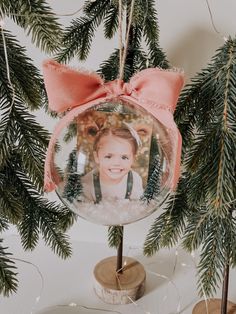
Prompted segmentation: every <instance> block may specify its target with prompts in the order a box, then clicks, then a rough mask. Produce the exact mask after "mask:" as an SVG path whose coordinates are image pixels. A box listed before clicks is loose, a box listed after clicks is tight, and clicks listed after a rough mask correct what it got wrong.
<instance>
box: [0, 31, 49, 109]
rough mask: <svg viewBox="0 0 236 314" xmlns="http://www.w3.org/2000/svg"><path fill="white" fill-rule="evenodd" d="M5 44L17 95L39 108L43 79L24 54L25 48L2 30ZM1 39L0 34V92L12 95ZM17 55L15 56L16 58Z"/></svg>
mask: <svg viewBox="0 0 236 314" xmlns="http://www.w3.org/2000/svg"><path fill="white" fill-rule="evenodd" d="M4 37H5V40H6V45H7V56H8V64H9V70H10V78H11V81H12V84H13V86H14V89H15V90H16V91H17V94H18V97H20V98H21V99H22V101H24V102H25V104H26V105H27V106H28V107H29V108H30V109H31V110H33V109H39V108H40V107H41V105H42V91H43V80H42V78H41V76H40V75H39V71H38V69H37V68H36V67H35V66H34V65H33V63H32V60H31V59H30V58H28V57H27V56H26V49H25V48H23V47H22V46H20V45H19V43H18V41H17V40H16V38H15V37H14V36H13V35H11V33H10V32H8V31H4ZM3 47H4V46H3V39H2V36H0V61H1V73H0V90H1V94H2V93H3V94H7V95H9V99H10V98H11V97H12V90H11V87H10V86H9V85H8V83H6V82H8V78H7V72H6V60H5V54H4V48H3ZM16 56H17V58H16Z"/></svg>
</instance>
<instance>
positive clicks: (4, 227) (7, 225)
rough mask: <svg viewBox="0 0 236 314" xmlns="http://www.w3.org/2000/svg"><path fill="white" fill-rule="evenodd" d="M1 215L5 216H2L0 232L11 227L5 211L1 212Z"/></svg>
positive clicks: (0, 218)
mask: <svg viewBox="0 0 236 314" xmlns="http://www.w3.org/2000/svg"><path fill="white" fill-rule="evenodd" d="M0 206H1V205H0ZM1 216H3V217H0V232H3V231H6V230H7V229H8V228H9V224H8V221H7V219H6V218H5V217H4V214H3V213H1Z"/></svg>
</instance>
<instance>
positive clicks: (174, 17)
mask: <svg viewBox="0 0 236 314" xmlns="http://www.w3.org/2000/svg"><path fill="white" fill-rule="evenodd" d="M48 2H49V4H50V5H51V6H52V7H53V9H54V10H55V12H56V13H57V14H67V13H71V12H75V11H76V10H77V9H78V8H80V7H81V6H82V5H83V3H84V1H81V0H60V1H58V0H50V1H48ZM209 4H210V7H211V12H212V15H213V19H214V23H215V25H216V27H217V29H218V31H219V32H220V34H218V33H216V31H215V30H214V29H213V26H212V23H211V19H210V14H209V11H208V8H207V2H206V0H159V1H156V9H157V11H158V16H159V28H160V46H161V47H162V48H163V50H164V51H165V52H166V54H167V57H168V59H169V60H170V62H171V64H172V65H173V66H175V67H180V68H183V69H184V71H185V73H186V79H187V81H188V80H189V79H190V78H191V77H193V76H194V74H195V73H196V72H198V71H200V70H201V69H202V68H203V67H205V66H206V65H207V63H209V62H210V59H211V57H212V56H213V55H214V54H215V50H216V49H217V48H219V47H220V46H222V45H223V43H224V36H228V35H231V36H232V37H234V36H235V33H236V18H235V12H236V1H235V0H224V1H222V0H209ZM78 16H79V14H77V15H76V16H73V17H60V20H61V22H62V23H63V24H64V25H65V26H66V25H69V23H70V21H71V19H72V18H75V17H78ZM5 23H6V28H9V29H11V30H12V31H13V32H14V33H15V34H17V36H18V39H19V40H20V42H21V44H22V45H25V46H26V47H27V50H28V54H29V56H30V57H31V58H32V59H33V60H34V62H35V64H36V65H37V66H38V67H39V68H40V67H41V63H42V60H44V59H45V58H47V57H48V56H46V55H44V54H42V53H41V52H40V51H39V49H37V48H35V47H34V46H33V45H32V44H31V42H30V39H29V38H26V37H25V35H24V34H23V32H22V31H21V30H20V29H19V28H17V27H16V26H15V25H13V24H12V23H11V22H10V21H8V20H7V21H5ZM114 47H118V40H117V38H115V39H114V40H111V41H107V40H105V39H104V37H103V34H102V32H101V31H99V32H98V33H97V36H96V39H95V41H94V44H93V46H92V50H91V54H90V56H89V58H88V60H87V61H86V62H84V63H80V64H79V63H78V62H77V61H73V65H77V66H82V67H85V68H87V69H89V70H96V69H97V68H98V65H99V64H100V62H101V61H103V60H105V59H106V58H107V57H108V56H109V54H110V52H111V51H113V49H114ZM37 119H38V121H39V122H40V123H42V124H43V125H45V126H46V127H47V128H49V130H50V131H52V130H53V127H54V125H55V123H56V121H55V120H53V119H51V118H49V117H48V116H46V114H45V113H44V112H39V113H37ZM50 197H51V198H56V197H55V195H51V196H50ZM159 214H160V211H159V212H158V211H157V212H156V213H154V214H152V215H151V216H150V217H148V218H146V219H144V220H142V221H140V222H136V223H133V224H132V225H129V226H126V227H125V242H126V243H129V244H137V245H141V244H142V243H143V241H144V238H145V235H146V234H147V231H148V229H149V227H150V225H151V224H152V222H153V221H154V219H155V217H157V216H158V215H159ZM10 232H15V231H14V229H11V230H10ZM69 234H70V236H71V237H72V239H77V240H81V241H94V242H106V241H107V228H106V227H103V226H98V225H95V224H92V223H90V222H87V221H84V220H82V219H78V222H77V223H76V224H75V225H74V226H73V227H72V228H71V230H70V231H69Z"/></svg>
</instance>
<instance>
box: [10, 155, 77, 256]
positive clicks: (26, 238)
mask: <svg viewBox="0 0 236 314" xmlns="http://www.w3.org/2000/svg"><path fill="white" fill-rule="evenodd" d="M7 171H8V177H6V180H7V183H8V184H9V186H15V187H17V189H16V192H15V193H16V197H17V198H18V200H19V204H20V206H22V207H23V208H24V212H23V214H22V218H21V221H20V222H18V224H17V226H18V229H19V233H20V236H21V240H22V245H23V247H24V249H30V250H32V249H34V248H35V246H36V244H37V242H38V239H39V232H42V235H43V238H44V239H45V241H46V243H47V244H48V245H50V246H51V248H52V249H53V250H54V251H55V252H56V253H57V254H58V255H59V256H61V257H63V258H66V257H68V256H70V254H71V249H70V246H69V244H68V242H67V236H66V235H64V234H62V231H61V230H60V229H59V226H60V223H58V220H59V218H60V217H61V216H62V213H60V207H58V205H57V204H55V203H50V202H49V201H47V200H45V199H43V198H42V197H41V196H39V194H38V192H37V191H36V190H35V189H34V188H33V185H32V182H31V181H30V180H29V179H28V178H27V177H26V176H25V174H24V173H23V172H22V171H21V167H20V165H18V163H17V161H14V159H13V160H11V161H9V163H8V164H7ZM5 184H6V183H5Z"/></svg>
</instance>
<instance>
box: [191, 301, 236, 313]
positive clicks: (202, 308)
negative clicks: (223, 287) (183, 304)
mask: <svg viewBox="0 0 236 314" xmlns="http://www.w3.org/2000/svg"><path fill="white" fill-rule="evenodd" d="M221 302H222V300H221V299H210V300H207V301H206V302H205V301H200V302H199V303H197V304H196V305H195V306H194V308H193V311H192V314H221V313H222V312H221ZM227 313H228V314H236V304H234V303H232V302H230V301H228V302H227Z"/></svg>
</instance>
